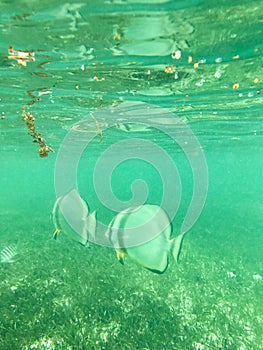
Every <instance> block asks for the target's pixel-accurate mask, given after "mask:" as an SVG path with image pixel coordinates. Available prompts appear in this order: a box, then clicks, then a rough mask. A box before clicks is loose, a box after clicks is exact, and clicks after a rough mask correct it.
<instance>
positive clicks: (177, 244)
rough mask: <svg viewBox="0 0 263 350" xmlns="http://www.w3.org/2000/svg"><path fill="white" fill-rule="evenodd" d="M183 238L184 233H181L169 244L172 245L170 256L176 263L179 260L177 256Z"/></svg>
mask: <svg viewBox="0 0 263 350" xmlns="http://www.w3.org/2000/svg"><path fill="white" fill-rule="evenodd" d="M183 238H184V233H181V234H180V235H178V236H177V237H175V238H173V239H172V240H171V243H172V249H171V252H172V256H173V258H174V260H175V261H176V262H178V259H179V255H180V252H181V248H182V241H183Z"/></svg>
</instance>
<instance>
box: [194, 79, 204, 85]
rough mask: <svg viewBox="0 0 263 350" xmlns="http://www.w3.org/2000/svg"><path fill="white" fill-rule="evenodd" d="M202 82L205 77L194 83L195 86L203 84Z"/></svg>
mask: <svg viewBox="0 0 263 350" xmlns="http://www.w3.org/2000/svg"><path fill="white" fill-rule="evenodd" d="M204 82H205V79H201V80H200V81H198V82H197V83H195V86H203V84H204Z"/></svg>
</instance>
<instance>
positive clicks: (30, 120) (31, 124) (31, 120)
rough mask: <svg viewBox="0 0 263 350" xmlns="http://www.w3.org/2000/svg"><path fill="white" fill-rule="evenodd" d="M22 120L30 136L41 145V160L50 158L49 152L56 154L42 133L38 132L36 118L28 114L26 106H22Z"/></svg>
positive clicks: (39, 152)
mask: <svg viewBox="0 0 263 350" xmlns="http://www.w3.org/2000/svg"><path fill="white" fill-rule="evenodd" d="M22 120H23V121H24V122H25V123H26V126H27V128H28V133H29V135H30V136H32V137H33V142H35V143H37V144H38V145H39V150H38V154H39V156H40V157H41V158H44V157H47V156H48V153H49V152H54V150H53V149H52V148H51V147H50V146H48V145H47V144H46V141H45V139H44V138H43V136H42V135H41V133H39V132H37V131H36V127H35V117H34V116H33V114H31V113H30V112H26V110H25V107H24V106H22Z"/></svg>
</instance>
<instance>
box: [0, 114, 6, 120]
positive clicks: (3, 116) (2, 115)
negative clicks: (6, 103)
mask: <svg viewBox="0 0 263 350" xmlns="http://www.w3.org/2000/svg"><path fill="white" fill-rule="evenodd" d="M1 119H2V120H5V112H2V114H1Z"/></svg>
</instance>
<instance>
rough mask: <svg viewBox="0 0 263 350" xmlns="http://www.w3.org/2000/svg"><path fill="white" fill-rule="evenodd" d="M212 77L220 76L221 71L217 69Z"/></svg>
mask: <svg viewBox="0 0 263 350" xmlns="http://www.w3.org/2000/svg"><path fill="white" fill-rule="evenodd" d="M214 77H215V78H217V79H219V78H220V77H221V73H220V72H219V71H218V70H217V71H216V72H215V74H214Z"/></svg>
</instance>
